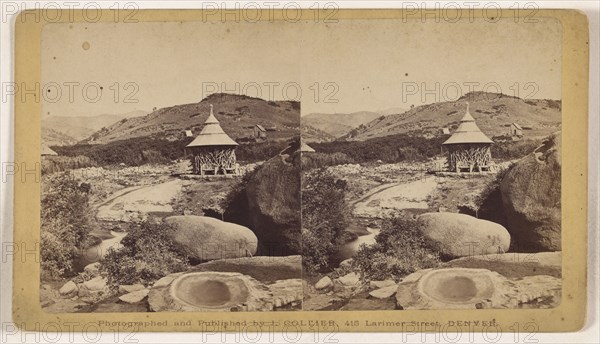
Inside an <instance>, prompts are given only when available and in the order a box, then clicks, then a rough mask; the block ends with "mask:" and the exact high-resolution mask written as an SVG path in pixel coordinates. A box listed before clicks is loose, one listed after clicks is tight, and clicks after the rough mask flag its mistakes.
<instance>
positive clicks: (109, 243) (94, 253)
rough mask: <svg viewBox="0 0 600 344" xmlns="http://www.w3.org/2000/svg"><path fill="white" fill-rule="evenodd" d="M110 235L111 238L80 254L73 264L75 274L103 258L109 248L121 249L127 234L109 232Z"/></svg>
mask: <svg viewBox="0 0 600 344" xmlns="http://www.w3.org/2000/svg"><path fill="white" fill-rule="evenodd" d="M110 234H111V235H112V238H108V239H104V240H102V241H101V242H100V243H99V244H98V245H94V246H92V247H90V248H88V249H86V250H84V251H83V252H82V253H81V255H80V256H79V258H78V259H77V260H76V261H75V263H74V270H75V272H81V271H83V268H84V267H85V266H86V265H88V264H91V263H95V262H97V261H99V260H101V259H102V258H104V256H105V255H106V254H107V253H108V250H109V249H110V248H113V249H119V248H121V246H122V245H121V240H123V238H124V237H125V236H126V235H127V233H126V232H115V231H110Z"/></svg>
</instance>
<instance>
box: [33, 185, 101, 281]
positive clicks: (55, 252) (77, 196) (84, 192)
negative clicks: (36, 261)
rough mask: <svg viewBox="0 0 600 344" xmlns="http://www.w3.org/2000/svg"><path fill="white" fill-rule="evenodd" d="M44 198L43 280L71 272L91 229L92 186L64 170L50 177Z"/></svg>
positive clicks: (42, 211) (42, 216)
mask: <svg viewBox="0 0 600 344" xmlns="http://www.w3.org/2000/svg"><path fill="white" fill-rule="evenodd" d="M49 184H50V185H49V186H48V188H47V190H45V191H44V193H43V196H42V201H41V245H40V250H41V270H42V279H56V278H58V277H61V276H63V275H64V274H65V273H67V272H69V271H70V270H71V269H72V267H73V261H74V260H75V259H76V258H77V256H78V254H79V252H80V250H82V249H83V248H84V247H83V246H84V243H85V238H86V236H87V234H88V233H89V232H90V230H91V223H92V221H93V216H92V214H91V211H90V206H89V204H88V199H89V198H88V192H89V188H87V187H86V186H85V185H79V183H78V182H77V181H76V180H75V179H73V178H71V177H70V175H69V174H68V173H63V174H61V175H58V176H56V177H55V178H53V179H52V180H49Z"/></svg>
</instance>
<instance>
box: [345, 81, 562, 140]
mask: <svg viewBox="0 0 600 344" xmlns="http://www.w3.org/2000/svg"><path fill="white" fill-rule="evenodd" d="M467 101H468V102H469V103H470V112H471V115H473V117H474V118H475V120H476V121H477V125H478V126H479V128H480V129H481V130H482V131H483V132H484V133H485V134H487V135H488V136H489V137H490V138H491V137H493V136H499V135H505V134H506V133H507V132H508V126H509V125H510V123H512V122H516V123H518V124H519V125H521V126H522V127H523V129H524V132H523V133H524V136H525V137H527V138H539V137H544V136H546V135H548V134H550V133H552V132H554V131H556V130H558V129H559V128H560V123H561V102H560V100H558V101H557V100H548V99H527V100H524V99H521V98H516V97H511V96H507V95H503V94H496V93H483V92H473V93H469V94H466V95H464V96H462V97H461V98H460V99H458V100H456V101H452V102H440V103H433V104H427V105H422V106H418V107H415V108H413V109H411V110H409V111H406V112H404V113H401V114H393V115H389V116H385V117H380V118H377V119H374V120H373V121H371V122H369V123H367V124H366V125H364V126H361V127H358V128H356V129H354V130H352V131H351V132H350V133H348V135H346V136H345V137H344V138H345V139H348V140H366V139H370V138H375V137H383V136H389V135H394V134H402V133H409V132H410V133H412V134H417V135H425V136H431V135H439V130H440V129H441V128H448V129H449V130H450V132H451V133H452V132H453V130H455V129H456V128H457V127H458V123H459V121H460V119H461V118H462V117H463V115H464V114H465V110H466V102H467Z"/></svg>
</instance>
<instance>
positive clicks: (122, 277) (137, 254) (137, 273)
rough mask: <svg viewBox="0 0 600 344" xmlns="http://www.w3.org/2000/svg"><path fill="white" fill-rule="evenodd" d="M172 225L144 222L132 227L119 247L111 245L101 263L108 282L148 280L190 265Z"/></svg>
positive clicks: (128, 282) (113, 285)
mask: <svg viewBox="0 0 600 344" xmlns="http://www.w3.org/2000/svg"><path fill="white" fill-rule="evenodd" d="M174 230H175V229H174V228H172V227H171V226H169V225H166V224H164V223H151V222H143V223H142V224H140V225H139V226H135V227H133V228H132V229H131V230H130V231H129V232H128V234H127V236H125V237H124V238H123V240H122V241H121V244H122V247H121V248H120V249H116V250H115V249H113V248H110V249H109V250H108V253H107V254H106V256H105V257H104V260H103V261H102V265H101V272H102V273H103V274H104V275H106V277H107V279H108V284H109V285H110V286H111V287H113V288H114V287H116V286H118V285H121V284H135V283H142V284H144V285H146V286H147V285H149V284H150V283H151V282H154V281H156V280H157V279H159V278H161V277H163V276H165V275H168V274H170V273H173V272H178V271H183V270H186V269H187V268H188V267H189V258H188V257H187V256H185V255H184V254H182V253H181V252H180V251H179V250H178V249H177V246H176V245H175V243H174V242H173V240H172V239H171V238H172V235H173V231H174Z"/></svg>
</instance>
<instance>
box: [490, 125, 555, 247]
mask: <svg viewBox="0 0 600 344" xmlns="http://www.w3.org/2000/svg"><path fill="white" fill-rule="evenodd" d="M560 138H561V135H560V132H558V133H555V134H552V135H551V136H549V137H548V138H547V139H546V140H545V141H544V143H543V144H542V145H541V146H540V147H538V148H536V149H535V151H533V152H532V153H531V154H529V155H527V156H526V157H524V158H523V159H521V160H520V161H519V162H517V163H516V164H515V165H514V166H513V167H512V168H511V169H510V170H509V171H508V172H507V173H506V175H505V176H504V178H503V179H502V182H501V183H500V193H501V195H502V204H503V207H504V213H505V214H506V221H507V227H508V230H509V231H510V233H511V235H512V238H513V239H514V242H513V248H512V250H513V251H520V252H541V251H560V249H561V243H560V239H561V235H560V231H561V218H560V216H561V211H560V210H561V200H560V196H561V157H560V156H561V145H560V141H561V140H560Z"/></svg>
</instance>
